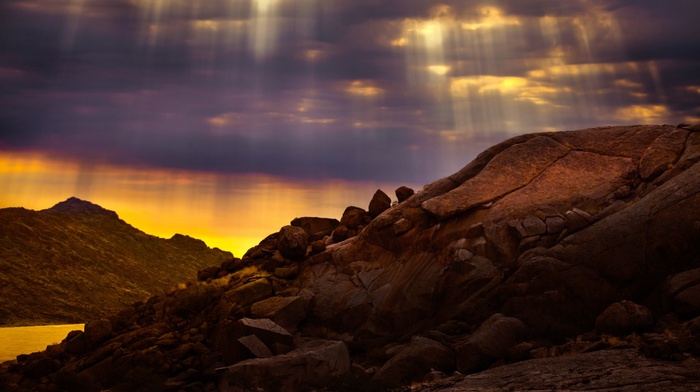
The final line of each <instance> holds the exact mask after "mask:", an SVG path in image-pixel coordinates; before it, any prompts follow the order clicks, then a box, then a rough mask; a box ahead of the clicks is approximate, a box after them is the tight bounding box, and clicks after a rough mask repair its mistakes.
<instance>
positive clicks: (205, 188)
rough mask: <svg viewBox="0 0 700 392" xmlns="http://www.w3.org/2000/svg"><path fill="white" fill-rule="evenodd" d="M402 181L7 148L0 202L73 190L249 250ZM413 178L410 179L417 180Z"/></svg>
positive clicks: (162, 228)
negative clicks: (150, 163) (185, 166)
mask: <svg viewBox="0 0 700 392" xmlns="http://www.w3.org/2000/svg"><path fill="white" fill-rule="evenodd" d="M400 185H401V184H378V183H374V182H351V181H342V180H326V181H309V180H307V181H295V180H288V179H284V178H280V177H274V176H270V175H263V174H254V173H251V174H239V175H233V174H230V175H225V174H212V173H203V172H195V171H186V170H173V169H155V168H148V167H122V166H113V165H106V164H100V163H95V162H92V163H81V162H78V161H70V160H61V159H56V158H52V157H49V156H48V155H46V154H42V153H38V152H34V153H31V152H24V153H8V152H3V153H0V188H2V189H3V192H2V193H0V208H6V207H24V208H28V209H35V210H41V209H46V208H50V207H51V206H53V205H55V204H56V203H58V202H61V201H63V200H65V199H67V198H69V197H71V196H76V197H78V198H81V199H84V200H88V201H90V202H93V203H95V204H98V205H100V206H102V207H103V208H106V209H110V210H113V211H115V212H117V214H118V215H119V217H120V218H121V219H123V220H124V221H126V222H127V223H129V224H131V225H132V226H134V227H136V228H138V229H140V230H142V231H144V232H146V233H148V234H152V235H156V236H159V237H163V238H170V237H172V236H173V235H174V234H176V233H180V234H186V235H189V236H192V237H195V238H199V239H201V240H203V241H204V242H206V244H207V245H208V246H210V247H218V248H220V249H223V250H228V251H231V252H232V253H233V254H234V256H237V257H241V256H242V255H243V253H245V251H247V250H248V249H249V248H251V247H252V246H254V245H257V244H258V243H259V242H260V241H261V240H262V239H263V238H265V237H266V236H267V235H269V234H271V233H274V232H276V231H277V230H279V228H280V227H282V226H284V225H288V224H289V223H290V222H291V220H292V219H294V218H296V217H301V216H318V217H328V218H336V219H340V217H341V215H342V213H343V211H344V209H345V208H346V207H347V206H349V205H357V206H360V207H363V208H366V207H367V204H368V203H369V200H370V199H371V197H372V194H374V192H375V191H376V190H377V189H378V188H382V189H383V190H384V191H385V192H386V193H387V194H391V192H392V191H393V189H396V188H398V186H400ZM409 185H410V184H409Z"/></svg>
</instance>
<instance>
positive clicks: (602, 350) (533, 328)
mask: <svg viewBox="0 0 700 392" xmlns="http://www.w3.org/2000/svg"><path fill="white" fill-rule="evenodd" d="M698 135H700V134H698V133H697V132H696V131H695V130H694V129H690V128H678V129H677V128H675V127H672V126H630V127H606V128H596V129H588V130H582V131H574V132H560V133H543V134H530V135H523V136H518V137H516V138H513V139H509V140H507V141H504V142H503V143H500V144H498V145H496V146H494V147H492V148H490V149H488V150H486V151H484V152H483V153H482V154H480V155H479V156H478V157H477V158H476V159H475V160H474V161H472V162H471V163H469V164H468V165H467V166H465V167H464V168H463V169H462V170H460V171H459V172H457V173H455V174H453V175H451V176H449V177H447V178H443V179H441V180H438V181H436V182H434V183H432V184H429V185H427V186H426V187H425V188H424V189H423V190H422V191H419V192H416V193H414V194H412V195H409V193H410V192H402V196H401V197H399V200H400V202H399V203H398V204H396V205H394V206H391V207H388V208H385V207H387V206H386V203H385V202H383V203H382V204H383V205H382V207H381V208H377V209H374V208H372V207H370V210H372V211H370V212H368V211H365V210H364V209H362V208H359V207H348V208H347V209H346V210H345V212H344V213H343V216H342V217H341V219H340V221H339V223H338V225H337V227H333V228H330V227H327V226H324V227H323V228H322V229H319V230H320V231H319V232H320V233H323V234H319V236H321V235H322V236H323V237H322V238H318V237H316V238H311V244H309V243H308V242H307V243H306V244H305V245H303V246H302V245H295V244H303V241H301V240H295V238H297V235H298V236H299V237H300V238H301V237H304V236H306V237H309V236H311V237H314V236H315V235H316V233H313V234H310V232H312V231H315V230H316V229H310V228H308V227H312V226H313V225H315V224H316V223H318V221H314V222H316V223H314V224H313V225H312V224H310V223H309V224H308V225H306V224H302V223H299V224H298V226H303V227H297V226H294V225H293V226H288V227H285V228H283V229H282V231H280V232H279V233H274V234H272V235H270V236H269V237H267V238H265V239H263V240H262V241H261V243H260V244H259V245H258V246H256V247H254V248H252V249H251V250H250V251H248V253H246V255H245V256H244V257H243V258H242V259H241V260H239V261H237V262H234V263H231V262H228V263H222V265H221V266H220V267H219V268H218V269H217V270H212V271H207V272H205V273H203V274H202V275H203V276H204V275H207V276H209V277H213V276H216V278H209V280H206V281H202V282H200V283H197V284H192V285H189V286H187V287H186V288H182V289H180V290H176V291H174V292H172V293H168V294H166V295H162V296H158V297H153V298H151V299H149V300H148V301H147V302H146V303H141V304H135V305H134V306H132V307H130V308H127V309H124V310H123V311H122V312H120V313H119V314H117V315H115V316H114V317H112V318H110V322H111V324H112V328H111V330H110V329H109V328H102V327H100V328H97V326H98V325H99V324H95V328H94V329H93V328H91V330H93V331H95V332H94V333H95V334H96V335H97V336H101V338H100V339H105V340H104V341H101V342H100V343H97V342H93V341H92V340H90V339H87V338H86V337H85V335H86V334H79V333H77V334H73V335H71V336H69V338H67V339H66V340H65V341H64V342H62V343H61V344H59V345H57V346H52V347H50V348H49V350H47V351H46V352H44V353H38V354H32V355H30V356H25V357H22V358H19V359H18V361H17V363H15V364H13V365H12V366H11V367H9V368H4V370H2V368H0V386H3V387H4V386H5V385H8V386H12V387H13V388H14V387H15V386H16V388H15V389H18V388H19V390H32V389H33V388H34V389H36V388H39V390H40V389H41V388H44V390H52V389H51V388H54V387H55V388H54V390H56V389H58V390H60V389H61V387H62V386H64V385H65V384H66V382H68V381H70V382H72V383H77V382H85V383H88V384H89V385H91V386H93V387H94V388H96V389H111V388H115V389H118V388H126V389H128V386H129V385H130V386H134V385H139V386H140V385H144V384H146V383H151V384H152V386H153V388H151V389H157V388H160V389H166V386H167V388H172V389H173V390H178V389H182V390H190V389H191V390H214V389H216V388H221V389H223V390H241V389H245V388H248V389H250V388H253V389H254V388H260V389H264V390H267V389H280V390H284V389H287V390H296V389H299V388H319V389H322V388H326V389H328V390H338V389H340V390H367V389H370V387H376V386H377V385H384V386H396V385H406V384H407V383H409V382H417V381H419V380H421V379H422V378H423V376H424V375H426V374H428V377H429V378H430V379H432V380H435V379H438V380H437V381H434V382H433V383H432V384H426V385H424V386H423V387H424V388H426V390H441V388H443V389H444V388H447V389H446V390H450V389H449V388H454V389H453V390H470V388H471V389H484V388H485V389H487V390H488V389H489V388H490V389H491V390H501V389H516V390H517V389H544V390H550V389H552V390H560V389H561V390H567V389H569V390H570V389H576V390H579V389H580V390H586V389H596V388H597V389H604V388H611V389H614V388H617V387H618V386H619V387H621V388H627V387H629V388H635V387H636V386H639V387H640V388H642V389H644V388H647V389H652V388H655V387H659V388H665V387H667V386H668V387H669V388H672V389H673V388H676V387H678V388H680V389H683V388H685V387H688V388H691V389H692V388H693V387H695V386H697V381H696V380H697V379H698V376H697V374H696V373H697V371H696V370H697V358H696V356H697V355H699V354H700V328H698V323H699V322H698V321H697V318H696V317H698V316H699V315H700V300H699V299H698V298H699V297H700V289H698V287H700V274H699V273H698V271H699V270H700V163H698V162H700V138H699V137H698ZM397 195H398V193H397ZM375 197H376V198H377V199H384V198H383V197H382V196H381V195H380V196H376V195H375ZM385 201H386V200H385ZM380 210H381V211H380ZM307 223H308V222H307ZM306 237H304V238H306ZM318 241H321V243H319V242H318ZM309 245H310V246H309ZM292 250H294V252H292ZM302 250H304V253H303V254H302ZM632 301H634V302H632ZM694 318H695V319H694ZM104 327H106V325H105V326H104ZM98 331H103V332H100V333H97V332H98ZM107 331H110V332H109V336H103V335H107V333H108V332H107ZM628 334H629V335H628ZM609 335H615V336H609ZM607 348H616V349H615V350H607ZM642 354H643V355H642ZM574 355H576V356H574ZM46 358H50V361H49V360H47V359H46ZM532 358H539V359H535V360H533V361H527V359H532ZM652 358H655V359H652ZM659 358H661V359H666V360H674V361H678V362H666V361H661V360H659ZM309 367H314V368H318V369H319V370H318V372H310V371H309V370H308V369H310V368H309ZM486 368H492V369H490V370H486V371H484V372H481V373H476V374H473V375H469V376H467V377H466V378H464V379H463V380H460V379H459V377H463V376H459V375H455V376H454V377H452V378H450V377H447V378H445V377H446V376H445V373H446V374H449V373H450V372H452V371H453V370H455V369H457V370H459V371H460V372H462V373H473V372H480V371H482V370H483V369H486ZM572 368H576V369H577V371H578V370H579V369H580V374H579V373H577V375H576V376H575V377H574V376H572V374H571V372H570V369H572ZM637 368H639V369H641V370H640V372H639V373H636V370H635V371H633V370H632V369H637ZM217 369H218V370H217ZM431 369H433V370H434V371H431ZM535 371H537V372H541V373H537V374H541V375H542V376H540V375H538V376H537V377H534V376H533V375H534V374H535V373H533V372H535ZM125 375H126V376H125ZM579 375H580V377H579ZM572 377H573V378H572ZM616 382H619V384H615V383H616ZM120 383H121V384H120ZM124 383H131V384H126V386H125V384H124ZM20 384H22V385H20ZM151 384H149V385H151ZM64 389H65V388H64Z"/></svg>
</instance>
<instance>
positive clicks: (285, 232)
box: [277, 226, 309, 260]
mask: <svg viewBox="0 0 700 392" xmlns="http://www.w3.org/2000/svg"><path fill="white" fill-rule="evenodd" d="M308 246H309V235H308V234H306V231H304V229H302V228H300V227H295V226H284V227H282V229H280V232H279V235H278V236H277V249H278V250H279V252H280V253H281V254H282V256H284V257H286V258H289V259H292V260H298V259H301V258H303V257H304V256H306V251H307V250H308Z"/></svg>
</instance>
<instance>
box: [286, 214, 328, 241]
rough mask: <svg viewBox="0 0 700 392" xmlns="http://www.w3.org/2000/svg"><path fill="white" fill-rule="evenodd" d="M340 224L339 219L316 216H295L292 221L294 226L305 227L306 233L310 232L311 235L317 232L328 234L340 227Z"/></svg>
mask: <svg viewBox="0 0 700 392" xmlns="http://www.w3.org/2000/svg"><path fill="white" fill-rule="evenodd" d="M339 224H340V222H339V221H338V220H337V219H332V218H315V217H302V218H294V220H293V221H292V222H291V225H292V226H295V227H301V228H302V229H304V231H305V232H306V234H308V235H309V236H310V237H311V236H314V234H317V233H323V235H328V234H330V233H331V232H332V231H333V230H334V229H335V228H336V227H338V225H339ZM321 238H323V237H321Z"/></svg>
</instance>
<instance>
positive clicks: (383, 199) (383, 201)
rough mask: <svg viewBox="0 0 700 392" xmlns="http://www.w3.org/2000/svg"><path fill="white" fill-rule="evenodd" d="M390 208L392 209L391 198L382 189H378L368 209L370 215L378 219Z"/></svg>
mask: <svg viewBox="0 0 700 392" xmlns="http://www.w3.org/2000/svg"><path fill="white" fill-rule="evenodd" d="M389 208H391V198H389V196H388V195H387V194H386V193H384V192H382V190H381V189H377V191H376V192H375V193H374V196H372V200H371V201H370V202H369V208H368V209H367V211H368V213H369V215H370V216H371V217H372V218H376V217H377V216H379V214H381V213H382V212H384V211H386V210H388V209H389Z"/></svg>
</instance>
